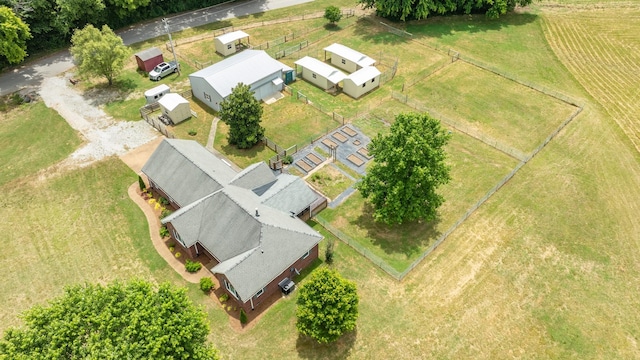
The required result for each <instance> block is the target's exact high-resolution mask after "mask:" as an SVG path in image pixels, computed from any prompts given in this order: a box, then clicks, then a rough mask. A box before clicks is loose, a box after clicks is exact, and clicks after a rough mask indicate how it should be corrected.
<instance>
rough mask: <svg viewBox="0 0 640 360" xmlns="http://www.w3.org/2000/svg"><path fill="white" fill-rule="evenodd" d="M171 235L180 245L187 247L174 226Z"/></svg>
mask: <svg viewBox="0 0 640 360" xmlns="http://www.w3.org/2000/svg"><path fill="white" fill-rule="evenodd" d="M171 234H173V238H174V239H176V240H178V241H179V242H180V244H182V245H183V246H186V245H185V244H184V241H182V239H180V234H178V232H177V231H176V229H175V228H174V227H173V226H172V227H171Z"/></svg>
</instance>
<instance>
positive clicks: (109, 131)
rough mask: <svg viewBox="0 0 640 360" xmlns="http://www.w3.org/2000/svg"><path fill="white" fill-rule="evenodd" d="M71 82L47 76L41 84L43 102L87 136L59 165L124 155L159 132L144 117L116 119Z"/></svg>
mask: <svg viewBox="0 0 640 360" xmlns="http://www.w3.org/2000/svg"><path fill="white" fill-rule="evenodd" d="M68 84H69V81H68V79H66V78H62V77H51V78H47V79H44V81H43V82H42V87H41V88H40V96H41V97H42V100H44V103H45V104H46V105H47V106H48V107H50V108H52V109H54V110H56V111H57V112H58V113H59V114H60V116H62V117H63V118H64V119H65V120H66V121H67V122H68V123H69V125H70V126H71V127H72V128H74V129H75V130H77V131H78V132H80V133H81V134H82V136H83V137H84V140H85V144H84V145H83V146H82V147H81V148H79V149H78V150H76V151H75V152H74V153H73V154H71V155H70V156H69V157H68V158H67V159H65V160H64V161H63V162H62V163H61V164H59V165H60V166H62V167H64V168H67V167H71V168H74V167H84V166H87V165H90V164H92V163H94V162H96V161H98V160H101V159H104V158H106V157H109V156H112V155H123V154H124V153H126V152H128V151H129V150H131V149H134V148H137V147H138V146H140V145H143V144H145V143H147V142H149V141H151V140H153V139H155V138H156V137H157V136H158V133H157V132H156V131H155V130H154V129H153V128H152V127H151V126H149V125H148V124H147V123H146V122H144V121H135V122H133V121H115V120H114V119H113V118H112V117H110V116H109V115H107V114H106V113H105V112H104V111H102V110H101V109H99V108H98V107H96V106H93V105H91V104H90V103H89V102H88V100H86V99H85V98H84V97H82V95H80V94H79V93H78V92H77V91H76V90H75V89H74V88H72V87H70V86H68ZM52 136H55V134H52Z"/></svg>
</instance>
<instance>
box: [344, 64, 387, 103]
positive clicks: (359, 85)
mask: <svg viewBox="0 0 640 360" xmlns="http://www.w3.org/2000/svg"><path fill="white" fill-rule="evenodd" d="M378 86H380V70H378V69H376V67H375V66H367V67H363V68H362V69H360V70H358V71H356V72H354V73H353V74H350V75H349V76H347V77H346V78H345V79H344V81H343V85H342V90H343V91H344V93H345V94H347V95H349V96H351V97H352V98H354V99H357V98H359V97H360V96H362V95H364V94H366V93H368V92H369V91H372V90H373V89H375V88H377V87H378Z"/></svg>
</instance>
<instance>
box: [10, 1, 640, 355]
mask: <svg viewBox="0 0 640 360" xmlns="http://www.w3.org/2000/svg"><path fill="white" fill-rule="evenodd" d="M331 3H336V2H335V1H333V2H331V1H329V0H319V1H314V2H311V3H307V4H304V5H302V6H301V7H300V9H302V10H297V8H296V9H288V10H287V11H289V12H290V13H295V12H296V11H309V9H312V7H313V6H317V7H324V6H326V5H327V4H331ZM637 8H638V6H637V3H636V2H633V1H614V2H604V1H603V2H599V1H595V0H557V1H554V0H545V1H541V2H540V3H539V4H537V5H534V7H532V8H531V9H526V10H519V12H521V13H518V14H513V15H509V16H505V17H504V18H503V19H501V20H498V21H488V20H486V19H484V18H483V17H481V16H475V15H474V16H452V17H447V18H441V19H440V18H435V19H428V20H425V21H421V22H417V23H407V24H406V26H405V27H406V29H407V31H410V32H412V33H414V34H415V35H414V39H416V40H414V41H419V42H421V43H425V44H426V43H428V44H430V45H432V46H433V47H438V48H441V49H446V48H449V47H452V48H455V49H456V50H458V51H460V52H461V53H462V54H465V55H468V56H470V57H473V58H474V59H478V60H480V61H482V62H484V63H487V64H489V65H490V66H492V67H494V68H496V69H500V70H502V71H504V72H508V73H510V74H514V76H517V77H518V78H521V79H524V80H526V81H530V82H532V83H536V84H541V85H544V86H546V87H549V88H551V89H555V90H557V91H560V92H562V93H564V94H566V95H568V96H571V97H573V98H576V99H579V100H580V102H581V103H584V105H585V108H584V111H583V112H582V113H581V114H580V115H579V116H578V117H576V118H575V119H574V120H573V121H572V122H571V123H570V124H569V125H568V126H567V127H566V128H565V129H564V130H563V131H561V132H560V133H559V134H558V136H556V137H555V138H554V139H553V140H552V141H551V142H550V143H549V144H548V145H547V146H546V147H545V148H544V149H543V150H542V151H541V152H540V153H539V154H538V155H536V156H535V157H534V158H533V159H531V160H530V161H529V162H528V163H527V164H526V165H525V166H524V167H523V168H522V169H521V170H520V171H519V172H518V173H517V174H516V175H515V176H514V177H513V178H512V179H511V180H510V181H509V182H508V183H507V184H506V185H505V186H503V187H502V188H501V189H500V190H499V191H498V192H497V193H496V194H495V195H494V196H492V197H491V198H490V199H489V200H488V201H487V202H486V203H485V204H484V205H483V206H481V207H480V208H479V209H478V211H476V212H475V213H474V214H473V215H472V216H471V217H470V218H469V219H468V220H466V221H465V222H464V223H463V224H462V226H461V227H459V228H458V229H457V230H456V231H455V232H454V233H453V234H452V235H451V236H450V237H449V238H448V239H447V241H445V242H444V243H443V244H441V245H440V246H439V247H438V248H437V249H436V251H434V252H433V253H432V254H430V255H429V256H428V257H427V258H426V259H425V260H424V261H423V262H422V263H421V264H420V265H418V266H417V267H416V268H415V269H414V270H413V271H412V272H410V273H409V275H408V276H407V277H406V278H405V279H404V280H403V281H401V282H398V281H396V280H393V279H392V278H391V277H389V276H388V275H386V274H385V273H384V272H383V271H381V270H380V269H379V268H377V267H376V266H375V265H374V264H373V263H372V262H370V261H369V260H367V259H365V258H363V257H362V256H360V255H359V254H358V253H356V252H355V251H354V250H353V249H351V248H350V247H349V246H347V245H345V244H344V243H342V242H340V241H336V256H335V262H334V265H332V266H333V267H335V268H336V269H337V270H338V271H340V272H341V273H342V274H343V276H345V277H346V278H348V279H351V280H354V281H355V282H356V284H357V286H358V292H359V295H360V301H361V302H360V318H359V320H358V325H357V329H356V331H354V332H352V333H349V334H346V335H345V336H343V337H342V338H341V339H340V340H339V341H338V342H337V343H335V344H330V345H319V344H315V343H313V342H311V341H309V340H308V339H306V338H303V337H300V336H298V335H297V332H296V329H295V300H296V296H297V292H294V293H293V294H292V296H290V297H289V298H286V299H283V300H281V301H278V302H277V303H276V304H275V305H274V306H272V307H271V308H270V309H269V311H267V312H266V313H265V314H264V315H263V317H262V318H261V319H260V320H259V321H258V322H257V323H256V324H255V326H253V327H251V328H249V329H246V330H244V331H236V330H234V329H233V328H232V327H231V326H230V324H229V321H228V319H227V317H226V314H225V312H224V311H222V310H221V309H220V308H218V307H216V306H213V305H212V304H211V302H210V301H208V300H207V298H206V297H204V296H202V295H201V294H199V293H198V292H197V291H195V290H194V287H193V286H189V289H190V292H189V294H190V296H191V297H192V299H194V301H196V302H197V303H199V304H201V305H203V306H204V308H205V311H207V313H208V316H209V317H208V319H209V325H210V327H211V335H210V339H211V341H212V342H213V344H214V345H215V346H216V347H217V348H218V349H219V350H220V352H221V354H222V356H223V358H225V359H264V358H278V359H347V358H350V359H377V358H383V359H386V358H394V359H419V358H436V359H503V358H526V359H634V358H640V349H639V348H638V341H639V340H640V312H639V311H638V309H639V308H640V300H639V299H638V297H637V294H638V292H639V291H640V276H639V275H640V223H639V222H638V221H637V214H638V213H639V212H640V192H638V191H637V189H638V188H640V166H638V165H639V164H640V155H639V152H638V150H637V148H636V146H635V145H634V143H633V141H635V140H634V139H633V133H634V132H633V131H634V129H633V126H634V124H635V123H634V122H633V121H626V122H625V119H626V118H625V117H624V114H627V113H628V114H629V115H628V116H629V119H631V116H632V115H633V114H634V113H638V112H637V110H634V109H635V108H634V106H637V104H636V102H634V101H633V99H634V98H633V94H634V91H635V90H634V89H635V88H634V86H637V84H636V83H633V82H632V80H633V79H634V78H633V76H636V75H635V74H631V73H632V69H633V67H634V64H633V63H632V62H631V61H630V60H629V61H627V60H626V59H625V57H629V59H634V57H635V56H636V55H635V54H636V53H637V50H636V49H637V48H638V32H637V31H635V26H636V25H637V21H636V20H637V13H636V11H635V10H636V9H637ZM278 14H283V13H278ZM271 16H274V15H271V14H270V13H266V14H264V18H265V19H266V18H270V17H271ZM278 16H280V15H278ZM250 20H251V19H240V20H239V21H250ZM254 21H255V18H254ZM222 25H227V26H228V24H220V26H222ZM401 25H402V24H398V26H401ZM212 26H213V25H212ZM389 35H390V36H393V37H396V35H391V34H389ZM353 36H354V37H355V39H350V41H359V39H358V36H360V37H366V34H365V33H361V34H359V35H353ZM602 38H606V39H607V42H604V41H599V40H598V39H602ZM598 41H599V42H598ZM610 44H620V46H619V47H618V49H616V50H614V49H611V48H610V47H609V45H610ZM392 46H395V45H390V48H391V49H393V47H392ZM415 46H416V47H417V46H420V45H415ZM496 50H499V51H496ZM616 51H618V52H616ZM443 54H446V53H443ZM605 54H606V55H605ZM443 56H445V55H443ZM602 64H609V65H611V66H602ZM401 66H402V63H401ZM401 69H402V67H401V68H400V70H399V73H398V75H397V76H396V79H398V78H399V76H400V75H401V74H402V70H401ZM415 70H416V72H415V73H420V69H419V67H418V66H417V65H416V69H415ZM596 70H597V71H596ZM621 74H626V75H624V76H627V77H628V79H629V80H627V78H625V77H624V76H623V75H621ZM616 79H618V81H616ZM405 80H406V79H405ZM167 81H170V80H167ZM426 81H427V82H428V81H429V80H426ZM425 84H427V83H426V82H425ZM614 84H615V86H616V87H614ZM398 85H401V84H398ZM394 86H395V85H394ZM381 90H382V89H381ZM133 91H137V90H133ZM460 91H463V89H460ZM365 99H366V98H365ZM460 99H461V100H460V101H468V100H469V99H467V98H464V97H462V98H460ZM285 100H286V99H282V100H280V101H279V102H278V103H276V104H280V103H283V104H284V101H285ZM614 100H615V101H614ZM300 104H301V103H300ZM301 105H303V104H301ZM309 108H311V107H309ZM24 109H27V108H21V111H22V110H24ZM29 109H33V108H29ZM404 109H406V105H404V104H401V103H399V102H397V101H394V100H392V99H389V100H388V101H384V102H383V103H381V104H378V105H376V106H373V105H372V106H371V109H370V110H371V112H372V113H374V114H375V115H376V116H378V117H379V118H382V119H384V120H385V121H387V123H388V122H390V121H392V120H393V114H395V113H396V112H398V111H403V110H404ZM24 111H26V110H24ZM28 111H33V113H37V112H35V111H36V110H28ZM314 111H315V110H314ZM634 111H635V112H634ZM22 116H23V115H20V117H22ZM0 118H1V119H2V120H0V124H3V125H4V124H5V121H9V122H10V123H12V124H13V122H15V121H16V120H15V119H16V118H12V117H10V116H9V117H6V116H5V113H2V115H0ZM6 119H9V120H6ZM15 124H16V125H15V126H17V129H18V130H15V129H16V128H14V130H12V129H11V127H10V126H3V127H1V128H0V144H2V146H0V149H4V148H13V147H18V146H21V145H20V144H30V143H35V144H40V145H39V146H40V147H42V148H46V149H47V151H46V152H42V153H40V152H33V149H29V150H27V153H29V154H30V153H31V152H33V155H30V156H32V157H33V158H34V159H36V160H37V161H35V160H34V161H33V162H31V163H30V165H24V166H23V170H21V171H19V172H15V173H11V174H10V175H6V179H7V181H5V182H4V183H3V184H0V191H1V192H2V194H3V197H2V198H1V200H0V204H2V205H3V206H0V212H2V217H3V219H7V220H8V221H3V222H0V229H1V230H2V231H3V232H2V233H3V234H4V235H5V242H4V247H3V251H2V252H1V253H0V264H1V265H2V268H3V269H5V276H4V277H3V281H1V282H0V290H1V291H0V299H1V300H2V303H3V304H10V305H11V306H4V307H3V308H2V310H0V332H3V331H5V330H6V329H7V327H9V326H13V325H18V324H19V323H20V321H19V319H18V318H17V317H16V316H17V314H18V313H20V311H22V310H24V309H26V308H28V307H30V306H33V305H34V304H41V303H43V302H44V301H46V299H48V298H50V297H52V296H55V295H57V294H60V293H61V292H62V287H63V286H64V285H68V284H76V283H82V282H85V281H91V282H105V281H109V280H112V279H123V278H130V277H142V278H145V279H150V280H152V281H164V280H169V281H171V282H174V283H176V284H180V285H184V286H187V285H186V283H184V281H183V280H182V279H180V278H178V276H177V275H176V274H175V273H174V272H173V271H172V270H170V269H168V267H167V266H166V264H165V263H164V261H163V260H162V259H161V258H160V257H159V256H157V254H156V252H155V250H154V249H153V247H152V246H151V243H150V242H149V239H148V230H147V224H146V222H145V220H144V217H143V215H142V213H141V212H140V211H139V210H138V209H137V208H136V207H135V205H134V204H133V203H132V202H131V201H130V200H129V199H128V198H127V194H126V188H127V187H128V186H129V185H130V184H131V183H133V182H134V181H135V179H136V176H135V174H134V173H133V172H132V171H131V170H130V169H128V168H126V166H125V165H124V164H122V163H121V162H120V160H118V159H116V158H111V159H109V160H106V161H104V162H101V163H99V164H96V165H94V166H92V167H89V168H86V169H82V170H74V171H72V172H68V173H61V174H57V175H56V176H51V177H45V178H39V177H38V176H36V175H35V173H36V172H37V170H38V169H37V168H38V167H39V166H42V168H45V167H48V166H49V165H51V164H53V163H55V162H57V161H59V160H60V159H61V158H64V156H66V155H67V154H69V153H71V152H72V151H73V150H74V147H75V146H78V143H76V141H78V140H77V139H75V138H74V137H73V136H70V135H68V134H64V136H60V138H55V139H54V137H52V136H51V133H50V132H49V131H47V132H44V131H42V132H36V131H26V129H25V130H20V129H23V128H22V127H20V126H26V125H21V124H19V123H15ZM355 124H356V125H357V126H358V127H359V128H361V129H362V130H363V131H365V132H367V133H368V134H371V133H374V132H376V131H385V129H387V127H386V125H385V124H384V122H383V121H381V120H380V119H358V121H357V122H355ZM12 126H14V125H12ZM32 126H34V125H32ZM50 126H55V128H56V129H57V133H60V134H63V133H65V132H67V131H68V132H70V133H72V131H71V130H69V129H68V130H64V129H63V127H62V126H60V125H59V124H58V125H55V124H52V125H50ZM221 128H222V127H221V126H219V128H218V132H217V133H216V137H217V138H218V137H221V138H222V139H224V129H222V130H221ZM29 129H31V127H29ZM8 134H11V135H10V136H9V135H8ZM462 136H463V135H461V134H458V133H454V138H453V140H452V143H451V147H452V152H455V154H451V161H452V165H455V166H454V168H453V171H454V173H455V172H458V173H459V174H462V176H460V175H458V176H456V177H455V178H462V179H463V180H464V181H467V180H469V182H468V183H462V184H459V183H452V184H450V188H449V190H447V189H445V190H444V191H449V195H447V198H448V202H447V203H446V205H445V208H444V209H443V210H442V211H443V213H445V212H447V211H451V209H449V208H447V206H453V205H454V201H457V200H454V199H452V198H453V197H454V196H456V197H457V196H459V197H460V201H462V202H464V201H465V199H466V198H467V196H468V195H469V194H474V196H475V193H476V191H478V190H477V189H476V188H475V187H474V185H473V184H475V183H476V182H477V184H478V185H482V187H483V188H484V185H483V184H484V182H485V181H486V182H487V183H489V182H493V181H494V180H493V177H495V176H497V177H499V176H498V175H499V174H501V173H502V171H503V169H504V170H506V171H509V170H507V169H510V168H509V167H508V165H509V163H510V162H511V161H514V160H512V159H511V158H507V161H505V162H504V163H503V161H502V160H501V159H503V156H506V155H503V154H501V153H499V152H497V151H495V150H494V149H492V148H488V149H484V147H485V146H486V145H482V144H480V145H473V142H474V141H475V140H472V139H469V138H468V137H464V138H463V137H462ZM216 143H221V142H219V141H218V139H216ZM5 144H6V145H7V146H5ZM22 146H23V145H22ZM454 149H455V150H454ZM483 149H484V150H483ZM220 150H225V149H220ZM227 150H228V149H227ZM227 153H228V154H230V152H227ZM51 154H56V155H55V156H52V155H51ZM21 155H22V154H21V153H17V152H2V150H0V159H1V160H3V164H4V165H3V169H4V167H5V166H7V164H13V163H18V162H20V161H21ZM267 155H268V156H267ZM271 155H272V153H271V152H270V151H269V150H266V151H265V150H264V148H262V149H256V150H255V151H254V150H252V153H247V154H240V155H235V156H237V157H236V158H233V156H234V155H232V156H230V157H231V158H232V159H233V160H234V161H236V162H237V163H239V164H243V161H244V162H246V163H251V162H254V161H256V160H259V159H263V158H264V157H266V158H268V157H269V156H271ZM457 164H463V165H464V166H463V165H457ZM495 165H498V166H495ZM241 166H245V165H241ZM509 166H510V165H509ZM494 167H496V168H495V169H494ZM1 176H5V172H4V171H3V172H2V174H1ZM467 178H468V179H467ZM471 180H473V181H471ZM489 180H490V181H489ZM470 184H471V185H470ZM454 185H455V186H454ZM456 186H457V187H456ZM480 193H481V192H480ZM348 201H349V202H348V203H346V204H344V207H346V208H347V209H351V208H356V207H357V206H363V204H364V203H363V202H362V201H361V200H359V199H358V197H357V195H354V196H352V197H351V198H350V199H349V200H348ZM358 202H359V204H358ZM465 210H466V209H465ZM354 211H355V210H354ZM329 215H334V216H335V218H336V219H337V218H338V217H339V216H342V215H343V214H341V213H339V212H337V211H334V212H333V214H332V213H330V212H323V213H322V216H327V217H328V216H329ZM312 225H313V226H314V227H315V228H316V229H317V230H319V231H321V232H322V233H323V235H324V236H325V237H327V238H330V237H331V234H330V233H328V232H326V231H325V230H324V229H322V227H320V226H318V225H317V224H314V223H313V222H312ZM356 225H359V224H356ZM413 230H415V229H413ZM406 231H407V233H408V232H409V231H412V229H406ZM416 238H417V239H416V242H418V245H420V243H419V242H420V241H423V239H424V238H423V237H420V236H419V235H417V236H416ZM406 239H407V240H408V239H409V237H408V236H407V237H406ZM415 245H416V244H415V242H414V243H413V244H411V243H409V242H405V243H402V242H398V243H394V244H391V245H389V246H388V248H392V249H393V250H394V251H396V253H398V254H401V255H400V256H398V258H399V260H397V261H398V262H401V261H405V260H406V259H403V258H402V256H405V257H406V255H405V254H402V253H399V252H397V249H398V248H400V247H401V246H405V248H404V249H411V247H410V246H415ZM324 246H325V243H324V242H323V243H322V244H321V250H320V253H321V254H324V249H323V248H324ZM394 247H395V248H394ZM381 249H382V247H381ZM381 253H384V251H381ZM321 256H322V255H321ZM322 266H326V265H322Z"/></svg>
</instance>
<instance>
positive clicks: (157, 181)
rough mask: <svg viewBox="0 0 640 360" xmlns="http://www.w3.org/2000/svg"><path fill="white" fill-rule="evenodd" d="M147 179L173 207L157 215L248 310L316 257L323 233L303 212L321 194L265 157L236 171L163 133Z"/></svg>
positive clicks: (311, 207)
mask: <svg viewBox="0 0 640 360" xmlns="http://www.w3.org/2000/svg"><path fill="white" fill-rule="evenodd" d="M142 172H143V173H144V174H145V175H146V176H147V177H148V180H149V186H150V187H151V188H152V189H153V190H154V191H156V192H158V193H159V194H160V195H161V196H163V197H165V198H166V199H168V200H169V201H170V203H171V204H172V205H173V206H174V207H175V208H177V210H176V211H175V212H173V213H172V214H171V215H169V216H167V217H166V218H163V219H162V220H161V222H162V223H163V224H164V225H166V226H167V228H168V229H169V232H170V233H171V236H172V237H173V238H174V239H175V241H176V242H177V243H178V244H180V246H181V247H182V248H183V249H184V251H185V252H186V253H187V254H188V255H189V256H191V257H197V256H199V255H201V254H208V255H209V256H210V257H211V258H213V259H214V260H215V261H217V265H215V266H214V267H213V268H211V269H210V271H211V272H212V273H213V274H214V276H215V277H216V278H217V279H218V281H219V282H220V284H221V285H222V286H223V287H224V289H225V290H226V291H227V292H228V293H229V294H230V295H231V296H232V297H233V298H235V299H236V300H237V301H238V303H239V304H240V306H241V307H242V308H243V309H245V310H246V311H249V310H252V309H255V307H256V306H258V305H259V304H260V303H261V302H262V301H263V300H265V299H267V298H268V297H269V296H270V295H271V294H273V293H274V292H277V291H280V289H279V287H278V284H279V283H280V282H281V281H282V280H284V279H286V278H293V277H294V276H295V275H296V274H297V273H298V272H299V271H300V270H301V269H303V268H305V267H306V266H308V265H309V264H310V263H311V262H313V260H315V259H316V258H317V257H318V243H319V242H320V240H322V236H321V235H320V234H319V233H317V232H316V231H314V230H313V229H311V228H310V227H309V226H308V225H307V224H306V223H305V222H304V221H302V220H301V218H308V217H309V216H310V215H311V214H312V212H313V210H314V206H315V204H317V203H318V202H319V200H321V198H320V197H319V196H318V195H317V194H316V193H315V192H313V191H312V190H311V189H310V188H309V187H308V186H307V185H306V183H305V182H304V180H302V179H301V178H298V177H296V176H293V175H288V174H280V175H278V176H276V175H274V173H273V172H272V171H271V170H270V169H269V167H268V166H267V164H265V163H264V162H261V163H256V164H253V165H251V166H249V167H248V168H246V169H244V170H243V171H241V172H236V171H235V170H233V169H232V168H231V167H230V166H229V165H227V164H226V163H225V162H224V161H223V160H221V159H219V158H218V157H216V156H215V155H213V154H212V153H211V152H209V151H208V150H206V149H205V148H203V147H202V146H201V145H200V144H198V143H196V142H195V141H191V140H176V139H165V140H163V142H162V143H161V144H160V145H159V146H158V148H157V149H156V151H155V152H154V153H153V154H152V155H151V157H150V158H149V160H148V161H147V163H146V164H145V165H144V167H143V168H142Z"/></svg>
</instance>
